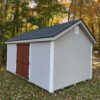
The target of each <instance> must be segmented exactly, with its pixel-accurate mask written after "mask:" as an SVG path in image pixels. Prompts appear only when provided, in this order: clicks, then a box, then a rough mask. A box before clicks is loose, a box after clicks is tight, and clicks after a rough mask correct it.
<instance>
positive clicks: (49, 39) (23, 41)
mask: <svg viewBox="0 0 100 100" xmlns="http://www.w3.org/2000/svg"><path fill="white" fill-rule="evenodd" d="M51 40H54V38H53V37H51V38H40V39H32V40H21V41H11V42H5V43H6V44H16V43H19V44H20V43H32V42H43V41H51Z"/></svg>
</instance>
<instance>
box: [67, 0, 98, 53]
mask: <svg viewBox="0 0 100 100" xmlns="http://www.w3.org/2000/svg"><path fill="white" fill-rule="evenodd" d="M98 4H99V3H98V2H95V0H72V3H71V5H70V9H69V17H68V20H74V19H83V20H84V21H85V23H86V25H87V26H88V28H89V29H90V30H91V32H92V33H93V36H94V37H95V38H96V40H97V43H98V45H97V46H98V47H99V52H100V6H98ZM98 37H99V38H98Z"/></svg>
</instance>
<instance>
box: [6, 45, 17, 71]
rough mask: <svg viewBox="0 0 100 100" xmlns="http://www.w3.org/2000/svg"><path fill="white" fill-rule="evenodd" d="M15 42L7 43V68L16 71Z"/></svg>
mask: <svg viewBox="0 0 100 100" xmlns="http://www.w3.org/2000/svg"><path fill="white" fill-rule="evenodd" d="M16 54H17V47H16V44H7V70H8V71H10V72H12V73H16Z"/></svg>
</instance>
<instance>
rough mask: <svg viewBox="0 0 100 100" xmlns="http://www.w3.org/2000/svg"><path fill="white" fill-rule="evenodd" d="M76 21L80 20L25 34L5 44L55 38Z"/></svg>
mask: <svg viewBox="0 0 100 100" xmlns="http://www.w3.org/2000/svg"><path fill="white" fill-rule="evenodd" d="M78 21H80V20H75V21H70V22H67V23H63V24H58V25H55V26H50V27H46V28H42V29H38V30H35V31H30V32H25V33H23V34H22V35H19V36H17V37H15V38H12V39H10V40H8V41H7V42H12V41H20V40H32V39H40V38H50V37H55V36H56V35H58V34H60V33H61V32H63V31H64V30H66V29H67V28H69V27H71V26H72V25H74V24H75V23H77V22H78Z"/></svg>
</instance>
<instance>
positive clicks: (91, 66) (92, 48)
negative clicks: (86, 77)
mask: <svg viewBox="0 0 100 100" xmlns="http://www.w3.org/2000/svg"><path fill="white" fill-rule="evenodd" d="M92 49H93V46H92V45H91V50H90V53H91V58H90V60H91V61H90V79H92Z"/></svg>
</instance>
